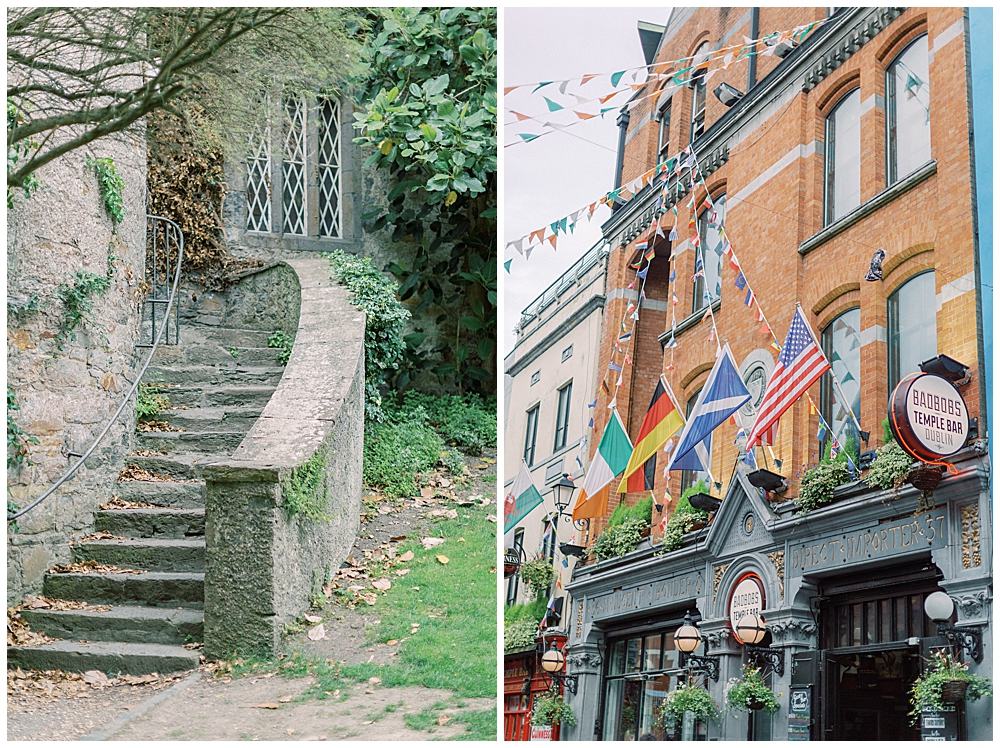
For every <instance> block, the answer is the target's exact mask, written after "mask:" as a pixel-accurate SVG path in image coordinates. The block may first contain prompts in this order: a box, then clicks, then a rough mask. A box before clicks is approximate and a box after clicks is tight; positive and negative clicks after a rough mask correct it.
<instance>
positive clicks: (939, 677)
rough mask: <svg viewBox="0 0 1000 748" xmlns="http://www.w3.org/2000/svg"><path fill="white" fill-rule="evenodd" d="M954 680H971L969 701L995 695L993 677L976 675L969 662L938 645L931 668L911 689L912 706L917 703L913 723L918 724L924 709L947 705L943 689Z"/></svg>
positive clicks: (929, 667)
mask: <svg viewBox="0 0 1000 748" xmlns="http://www.w3.org/2000/svg"><path fill="white" fill-rule="evenodd" d="M953 680H960V681H965V682H966V683H968V684H969V685H968V689H967V690H966V692H965V700H966V701H978V700H979V699H980V698H982V697H983V696H992V695H993V690H992V688H993V686H992V684H991V683H990V679H989V678H984V677H982V676H980V675H973V674H972V673H970V672H969V663H967V662H961V661H960V660H956V659H955V658H954V656H953V655H951V654H948V653H945V652H943V651H942V650H940V649H936V650H934V651H933V652H932V653H931V659H930V662H929V663H928V667H927V670H925V671H924V673H923V675H921V676H920V677H919V678H917V679H916V680H915V681H914V682H913V687H912V688H911V689H910V706H912V707H913V709H912V710H911V711H910V719H911V722H910V724H916V721H917V720H918V719H920V715H921V713H922V712H923V710H924V709H932V710H934V711H942V710H943V709H945V707H946V705H945V703H944V702H943V701H942V699H941V689H942V687H943V686H944V684H945V683H948V682H949V681H953Z"/></svg>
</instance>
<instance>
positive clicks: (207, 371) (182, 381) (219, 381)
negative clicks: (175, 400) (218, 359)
mask: <svg viewBox="0 0 1000 748" xmlns="http://www.w3.org/2000/svg"><path fill="white" fill-rule="evenodd" d="M284 371H285V369H284V367H282V366H278V365H274V366H242V365H240V364H236V363H234V364H233V365H231V366H198V365H187V364H186V365H183V366H180V365H178V366H156V367H154V366H152V365H151V366H150V367H149V369H147V370H146V379H147V380H148V381H156V380H157V379H162V380H163V381H164V382H166V383H167V384H171V385H172V384H178V385H187V386H191V385H202V386H217V387H221V386H232V385H262V384H270V385H274V386H277V384H278V382H279V381H280V380H281V375H282V374H283V373H284ZM170 389H171V388H169V387H168V388H167V390H166V391H167V394H168V395H169V393H170Z"/></svg>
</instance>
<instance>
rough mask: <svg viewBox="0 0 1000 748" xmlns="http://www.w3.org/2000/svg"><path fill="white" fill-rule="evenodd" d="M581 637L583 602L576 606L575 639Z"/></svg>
mask: <svg viewBox="0 0 1000 748" xmlns="http://www.w3.org/2000/svg"><path fill="white" fill-rule="evenodd" d="M582 636H583V600H581V601H580V602H579V603H578V604H577V606H576V638H577V639H579V638H580V637H582Z"/></svg>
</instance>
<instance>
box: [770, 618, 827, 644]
mask: <svg viewBox="0 0 1000 748" xmlns="http://www.w3.org/2000/svg"><path fill="white" fill-rule="evenodd" d="M767 630H768V631H770V632H771V636H772V637H773V638H774V640H775V641H779V642H784V641H789V642H799V641H809V640H810V639H811V638H812V637H813V636H815V635H816V631H817V628H816V624H815V623H813V622H812V621H802V620H799V619H795V618H793V619H790V620H787V621H778V622H777V623H769V624H767Z"/></svg>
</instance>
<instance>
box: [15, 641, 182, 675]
mask: <svg viewBox="0 0 1000 748" xmlns="http://www.w3.org/2000/svg"><path fill="white" fill-rule="evenodd" d="M199 656H200V653H199V652H198V651H197V650H188V649H184V647H180V646H177V645H171V644H135V643H132V642H74V641H65V640H59V641H54V642H49V643H48V644H43V645H41V646H39V647H7V667H8V668H11V667H22V668H25V669H31V670H63V671H66V672H76V673H85V672H86V671H88V670H100V671H101V672H104V673H112V674H115V673H123V674H126V673H127V674H130V675H144V674H146V673H159V674H166V673H173V672H177V671H179V670H193V669H194V668H196V667H198V664H199Z"/></svg>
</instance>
